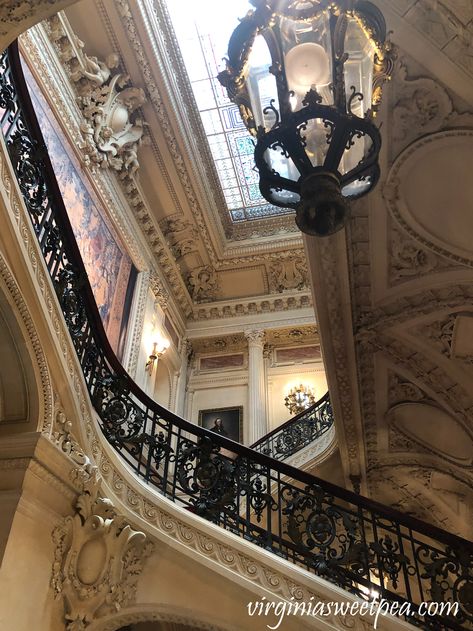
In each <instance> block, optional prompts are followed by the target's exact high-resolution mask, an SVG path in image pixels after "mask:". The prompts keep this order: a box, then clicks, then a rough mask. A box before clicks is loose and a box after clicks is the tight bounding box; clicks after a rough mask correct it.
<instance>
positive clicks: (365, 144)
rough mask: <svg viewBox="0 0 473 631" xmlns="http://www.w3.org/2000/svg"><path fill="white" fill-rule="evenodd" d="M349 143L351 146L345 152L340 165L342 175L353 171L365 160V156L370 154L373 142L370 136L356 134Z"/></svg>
mask: <svg viewBox="0 0 473 631" xmlns="http://www.w3.org/2000/svg"><path fill="white" fill-rule="evenodd" d="M348 144H349V145H350V146H349V147H348V148H346V149H345V151H344V152H343V156H342V159H341V161H340V166H339V171H340V173H341V174H342V175H346V174H347V173H349V172H350V171H352V170H353V169H354V168H355V167H357V166H358V165H359V164H360V162H361V161H362V160H364V158H365V156H367V155H368V153H369V151H370V149H371V147H372V144H373V142H372V140H371V138H370V136H361V135H360V136H358V135H356V134H355V135H354V136H353V137H352V138H351V140H350V141H349V143H348Z"/></svg>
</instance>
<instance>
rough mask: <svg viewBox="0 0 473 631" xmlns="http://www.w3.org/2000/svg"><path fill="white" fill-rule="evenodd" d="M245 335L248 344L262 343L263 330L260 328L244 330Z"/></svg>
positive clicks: (257, 344) (261, 344)
mask: <svg viewBox="0 0 473 631" xmlns="http://www.w3.org/2000/svg"><path fill="white" fill-rule="evenodd" d="M245 337H246V339H247V340H248V345H249V346H263V344H264V331H262V330H261V329H253V330H250V331H245Z"/></svg>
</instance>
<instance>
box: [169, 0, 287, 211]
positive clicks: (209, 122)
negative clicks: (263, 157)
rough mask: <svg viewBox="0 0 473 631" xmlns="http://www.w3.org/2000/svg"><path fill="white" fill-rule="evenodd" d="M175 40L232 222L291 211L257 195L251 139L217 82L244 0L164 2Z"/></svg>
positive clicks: (247, 6)
mask: <svg viewBox="0 0 473 631" xmlns="http://www.w3.org/2000/svg"><path fill="white" fill-rule="evenodd" d="M167 6H168V9H169V13H170V16H171V19H172V22H173V27H174V30H175V33H176V37H177V40H178V42H179V46H180V49H181V54H182V57H183V59H184V64H185V66H186V70H187V74H188V76H189V81H190V83H191V86H192V89H193V92H194V96H195V100H196V102H197V107H198V109H199V112H200V116H201V119H202V124H203V126H204V130H205V133H206V135H207V140H208V143H209V146H210V151H211V153H212V156H213V159H214V163H215V167H216V170H217V174H218V177H219V180H220V184H221V187H222V190H223V194H224V196H225V201H226V203H227V206H228V211H229V213H230V216H231V218H232V220H233V221H235V222H238V221H245V220H248V219H260V218H263V217H269V216H274V215H282V214H287V213H289V212H292V211H290V210H286V209H284V208H278V207H277V206H273V205H272V204H268V202H267V201H266V200H265V199H264V198H263V197H262V196H261V193H260V191H259V186H258V173H257V171H255V168H254V159H253V152H254V144H253V139H252V137H251V136H250V135H249V133H248V131H247V130H246V128H245V126H244V124H243V122H242V120H241V117H240V113H239V111H238V108H237V107H236V106H235V105H234V104H233V103H232V102H231V101H230V100H229V99H228V97H227V95H226V91H225V89H224V88H223V87H222V86H221V85H220V83H219V82H218V80H217V74H218V73H219V71H220V70H222V69H223V68H224V62H223V58H224V57H225V56H226V53H227V46H228V40H229V38H230V35H231V34H232V32H233V30H234V28H235V26H236V25H237V24H238V19H239V18H242V17H243V16H244V15H245V14H246V13H247V11H248V10H249V9H250V8H251V5H250V4H249V2H248V0H167Z"/></svg>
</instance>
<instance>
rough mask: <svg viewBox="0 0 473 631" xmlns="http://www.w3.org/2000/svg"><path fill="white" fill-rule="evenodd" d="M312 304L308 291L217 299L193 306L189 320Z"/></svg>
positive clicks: (267, 311)
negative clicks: (229, 299)
mask: <svg viewBox="0 0 473 631" xmlns="http://www.w3.org/2000/svg"><path fill="white" fill-rule="evenodd" d="M311 306H312V297H311V295H310V293H306V294H305V293H296V292H293V293H292V295H290V294H289V295H288V294H284V295H283V296H277V297H274V296H263V297H261V296H258V297H254V298H248V299H246V300H241V301H240V300H231V301H228V302H224V301H219V302H212V303H209V304H200V305H197V306H195V307H194V311H193V312H192V315H191V317H190V320H194V321H198V320H213V319H223V318H233V317H237V316H246V315H256V314H264V313H272V312H277V311H290V310H292V309H304V308H307V307H311Z"/></svg>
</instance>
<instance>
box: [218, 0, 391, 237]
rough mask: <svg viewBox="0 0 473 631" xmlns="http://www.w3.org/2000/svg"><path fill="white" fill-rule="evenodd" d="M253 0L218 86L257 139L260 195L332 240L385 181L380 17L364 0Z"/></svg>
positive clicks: (387, 59) (386, 71)
mask: <svg viewBox="0 0 473 631" xmlns="http://www.w3.org/2000/svg"><path fill="white" fill-rule="evenodd" d="M250 1H251V3H252V4H253V5H254V6H255V10H253V11H250V12H249V13H248V14H247V15H246V17H245V18H243V20H242V21H241V22H240V24H239V25H238V26H237V28H236V29H235V31H234V32H233V34H232V36H231V38H230V42H229V46H228V60H227V67H226V69H225V70H224V71H223V72H221V73H220V74H219V77H218V78H219V81H220V83H221V84H222V85H223V86H224V87H225V88H226V89H227V92H228V96H229V98H230V99H231V100H232V101H233V102H234V103H235V104H236V105H238V107H239V109H240V113H241V116H242V119H243V122H244V123H245V125H246V127H247V128H248V130H249V132H250V133H251V134H252V135H253V136H254V137H255V138H256V145H255V162H256V167H257V169H258V171H259V177H260V184H259V186H260V190H261V194H262V195H263V197H265V198H266V199H267V200H268V201H269V202H270V203H271V204H274V205H275V206H280V207H283V208H294V209H295V211H296V223H297V225H298V227H299V228H300V229H301V230H302V231H303V232H306V233H308V234H312V235H319V236H324V235H329V234H332V233H334V232H336V231H337V230H339V229H341V228H342V227H343V226H344V225H345V223H346V221H347V219H348V211H349V206H348V204H347V200H350V199H354V198H357V197H361V196H362V195H365V194H366V193H367V192H368V191H370V190H371V189H372V188H373V187H374V186H375V184H376V182H377V180H378V178H379V166H378V155H379V150H380V147H381V136H380V133H379V130H378V128H377V127H376V125H375V124H374V122H373V118H374V116H375V113H376V110H377V109H378V107H379V104H380V101H381V86H382V84H383V82H384V81H385V80H386V79H387V78H388V77H389V76H390V74H391V71H392V66H393V57H394V55H393V52H392V50H391V48H390V45H389V42H387V41H386V26H385V22H384V18H383V16H382V14H381V13H380V11H379V10H378V9H377V8H376V7H375V6H374V5H372V4H371V3H370V2H366V1H365V0H357V1H352V2H350V1H343V0H340V1H337V2H332V1H329V0H250Z"/></svg>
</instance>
